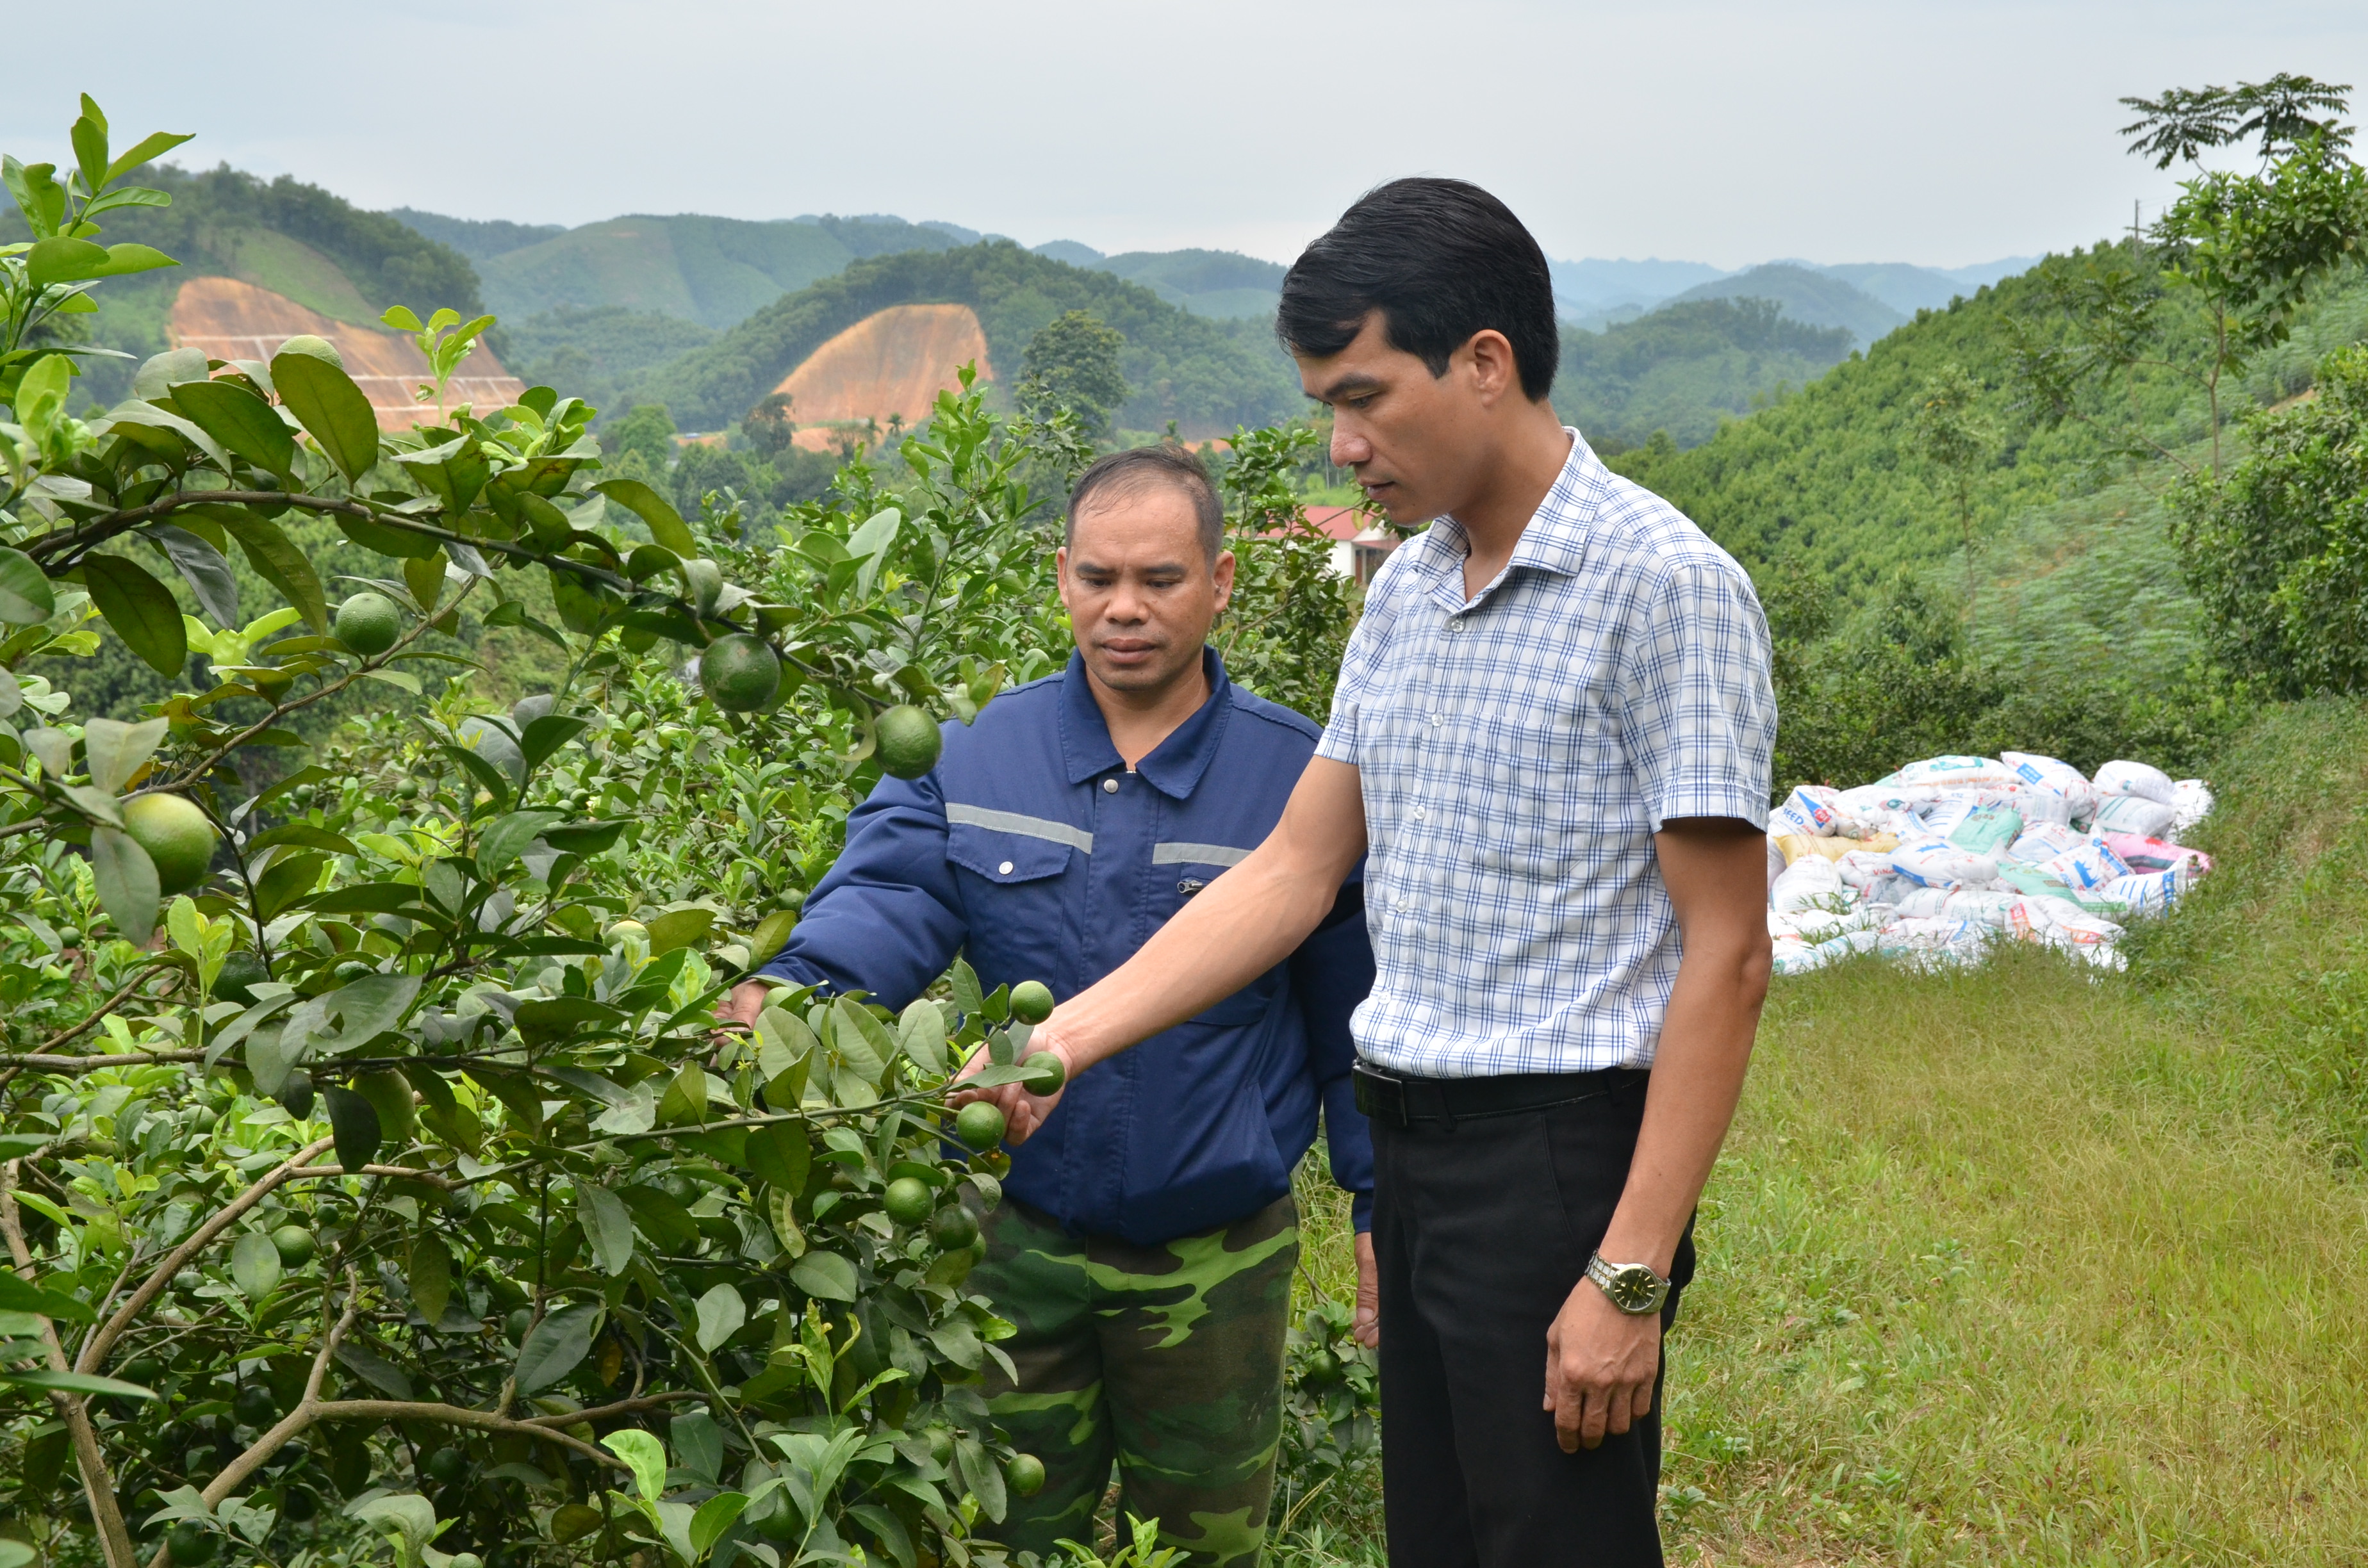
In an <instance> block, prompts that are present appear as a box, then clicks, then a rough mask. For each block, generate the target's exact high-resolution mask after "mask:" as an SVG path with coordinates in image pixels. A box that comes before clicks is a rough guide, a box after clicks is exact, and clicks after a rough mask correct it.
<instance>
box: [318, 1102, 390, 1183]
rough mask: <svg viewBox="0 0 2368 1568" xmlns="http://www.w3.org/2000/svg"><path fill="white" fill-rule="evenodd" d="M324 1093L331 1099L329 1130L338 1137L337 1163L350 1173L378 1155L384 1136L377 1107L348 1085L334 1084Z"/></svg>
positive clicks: (329, 1105) (358, 1169) (329, 1103)
mask: <svg viewBox="0 0 2368 1568" xmlns="http://www.w3.org/2000/svg"><path fill="white" fill-rule="evenodd" d="M322 1097H323V1098H324V1099H325V1100H326V1101H328V1107H329V1131H330V1132H331V1133H332V1134H334V1135H335V1136H336V1141H337V1164H339V1165H343V1166H345V1167H346V1169H347V1172H348V1173H359V1171H360V1170H361V1168H362V1167H363V1166H364V1165H369V1164H370V1161H372V1160H374V1159H376V1158H377V1157H378V1146H379V1142H380V1141H381V1137H382V1134H381V1131H380V1128H379V1124H378V1108H377V1107H376V1106H374V1105H372V1104H370V1101H368V1100H366V1099H364V1098H362V1097H361V1096H359V1095H358V1094H356V1093H354V1091H353V1090H351V1089H347V1088H333V1089H331V1090H329V1091H328V1092H327V1093H326V1094H325V1095H324V1096H322Z"/></svg>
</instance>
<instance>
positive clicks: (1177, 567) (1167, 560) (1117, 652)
mask: <svg viewBox="0 0 2368 1568" xmlns="http://www.w3.org/2000/svg"><path fill="white" fill-rule="evenodd" d="M1059 564H1060V582H1061V602H1062V603H1063V604H1064V605H1066V606H1067V607H1068V609H1069V620H1070V623H1071V624H1072V625H1073V626H1074V627H1075V628H1076V635H1077V652H1078V653H1080V654H1082V655H1083V656H1084V658H1085V661H1086V668H1087V671H1088V672H1090V673H1091V674H1092V676H1094V678H1095V679H1096V680H1098V681H1099V682H1100V683H1101V684H1102V685H1103V686H1105V687H1109V688H1110V689H1111V690H1113V691H1127V692H1145V693H1150V692H1157V691H1160V690H1162V689H1164V688H1166V687H1168V686H1170V685H1172V684H1173V683H1174V682H1176V681H1178V680H1179V679H1182V678H1184V677H1186V676H1189V675H1190V672H1191V671H1192V669H1193V668H1194V667H1195V666H1196V665H1198V664H1199V663H1200V659H1201V645H1202V644H1204V643H1205V642H1208V640H1209V627H1210V626H1211V624H1212V623H1213V622H1214V621H1215V620H1216V619H1217V615H1218V612H1219V611H1221V610H1223V609H1224V608H1225V601H1226V600H1227V599H1229V598H1231V597H1233V591H1234V558H1233V557H1232V556H1231V555H1230V554H1224V553H1220V554H1219V555H1218V557H1217V559H1216V562H1215V563H1214V565H1213V566H1212V564H1211V562H1210V561H1209V558H1208V556H1207V555H1206V554H1205V553H1203V552H1202V551H1201V525H1200V519H1199V518H1198V517H1196V516H1195V515H1194V513H1193V509H1192V501H1191V498H1190V496H1188V495H1186V494H1184V492H1183V491H1182V489H1180V488H1179V487H1178V486H1176V485H1173V484H1167V483H1158V482H1154V483H1145V484H1144V485H1143V486H1142V487H1141V488H1139V489H1134V490H1131V491H1120V492H1116V493H1113V492H1110V491H1104V492H1103V493H1102V494H1099V495H1097V496H1096V497H1094V499H1093V501H1092V502H1091V503H1090V504H1089V505H1088V506H1087V507H1086V509H1085V510H1084V511H1082V512H1080V513H1078V514H1077V522H1076V531H1075V536H1074V538H1073V539H1072V540H1071V542H1070V544H1069V545H1068V547H1067V548H1066V549H1064V550H1063V551H1061V552H1060V556H1059Z"/></svg>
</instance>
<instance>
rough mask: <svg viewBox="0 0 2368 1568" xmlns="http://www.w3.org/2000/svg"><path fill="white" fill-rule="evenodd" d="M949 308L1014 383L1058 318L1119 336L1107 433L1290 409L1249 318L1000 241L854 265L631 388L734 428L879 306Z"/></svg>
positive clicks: (697, 419) (685, 420)
mask: <svg viewBox="0 0 2368 1568" xmlns="http://www.w3.org/2000/svg"><path fill="white" fill-rule="evenodd" d="M937 301H951V302H957V303H961V304H966V305H969V306H971V307H973V309H974V310H976V311H977V312H978V315H979V322H980V324H981V325H982V326H983V327H984V328H985V332H986V341H987V352H988V355H989V357H990V358H992V359H993V361H994V364H995V367H996V370H997V372H998V373H999V374H1001V375H1004V376H1007V377H1008V376H1014V375H1016V374H1017V373H1018V369H1019V362H1020V358H1021V356H1022V355H1023V353H1024V352H1025V351H1026V348H1027V346H1028V340H1029V339H1030V337H1032V336H1034V335H1035V334H1036V333H1037V332H1038V331H1039V330H1040V329H1042V327H1043V326H1044V325H1045V324H1047V323H1049V322H1051V321H1052V320H1053V318H1054V317H1056V316H1058V315H1060V314H1061V313H1062V312H1064V311H1071V310H1087V311H1091V312H1094V313H1095V314H1096V315H1098V316H1099V317H1101V319H1102V320H1104V321H1105V322H1108V323H1109V324H1110V325H1111V326H1114V327H1116V328H1117V329H1118V330H1119V331H1120V332H1121V333H1123V334H1124V335H1125V336H1126V340H1127V344H1126V349H1125V351H1124V352H1123V353H1122V354H1121V357H1120V369H1121V372H1122V373H1123V374H1124V375H1125V377H1126V381H1127V384H1128V385H1129V386H1130V387H1131V388H1133V391H1134V397H1133V400H1132V401H1131V402H1130V403H1128V404H1127V405H1126V407H1125V408H1124V409H1122V410H1121V411H1120V413H1119V416H1118V419H1119V423H1120V424H1121V425H1122V426H1126V427H1129V428H1133V429H1149V430H1156V429H1159V428H1161V427H1162V426H1164V425H1165V424H1166V422H1167V421H1168V420H1170V419H1173V420H1175V421H1177V422H1178V426H1180V427H1181V428H1182V429H1183V431H1184V433H1185V434H1187V435H1213V434H1221V433H1223V432H1225V431H1229V430H1231V429H1232V428H1233V426H1235V425H1236V424H1262V423H1265V422H1268V421H1270V420H1273V419H1277V418H1281V417H1282V416H1284V415H1289V414H1291V413H1292V412H1295V411H1296V409H1297V407H1298V405H1299V403H1300V402H1301V398H1300V394H1299V387H1298V381H1297V379H1296V378H1295V377H1294V376H1293V375H1292V371H1291V369H1290V366H1289V362H1288V361H1287V360H1286V359H1285V358H1283V356H1282V354H1281V350H1280V349H1278V348H1276V347H1274V341H1273V336H1272V334H1271V333H1270V332H1269V330H1268V329H1267V328H1266V327H1265V326H1264V325H1262V324H1258V323H1256V322H1250V321H1219V320H1212V319H1210V318H1207V317H1202V316H1196V315H1190V314H1187V313H1186V312H1183V311H1180V310H1178V309H1177V308H1176V307H1175V306H1173V305H1170V304H1167V302H1166V301H1162V300H1161V299H1160V298H1159V297H1158V296H1157V295H1156V294H1154V293H1153V292H1151V291H1150V290H1147V289H1144V288H1142V287H1140V286H1138V285H1135V284H1133V283H1129V282H1126V281H1125V280H1124V279H1122V278H1117V277H1114V276H1112V275H1111V274H1110V273H1107V272H1101V271H1098V270H1094V269H1089V268H1086V267H1071V266H1069V265H1068V264H1066V263H1064V262H1058V261H1053V260H1052V259H1050V258H1048V257H1045V256H1036V255H1032V254H1031V253H1030V252H1028V251H1025V250H1022V249H1020V248H1019V246H1018V245H1016V244H1012V243H1011V242H1009V241H1008V240H1002V241H991V242H989V243H987V244H977V245H965V246H962V247H961V248H959V249H955V250H950V251H943V252H935V253H931V252H922V251H908V252H905V253H902V254H899V255H895V256H877V257H873V258H871V259H869V260H864V261H859V262H856V263H855V264H853V265H852V266H850V267H848V268H847V269H846V270H845V271H844V272H841V273H839V274H838V275H837V276H835V277H832V278H825V279H823V280H822V281H820V282H818V283H816V284H814V285H813V286H812V287H810V288H807V289H804V290H800V291H799V292H797V293H794V294H791V295H788V296H785V297H784V298H782V299H780V300H778V301H775V302H774V303H772V304H771V305H768V306H767V307H766V308H765V309H764V310H761V311H759V312H757V313H756V314H754V315H752V316H750V317H749V318H748V319H747V320H746V321H744V322H741V323H739V324H737V325H735V326H734V327H733V328H732V329H731V330H730V331H729V332H727V333H725V334H724V335H723V336H722V337H721V338H719V339H718V340H716V342H714V343H713V344H712V345H710V346H708V347H703V348H698V349H694V350H692V351H691V352H689V354H686V355H683V356H682V357H681V358H677V359H676V360H674V361H672V362H670V363H668V364H666V365H664V366H661V367H658V368H657V369H655V370H652V371H651V372H649V373H648V374H646V375H644V376H643V377H641V378H639V379H637V380H635V381H632V383H631V384H630V385H629V387H628V388H627V391H629V392H630V393H631V394H632V396H633V397H635V398H636V399H638V400H639V401H642V402H655V403H665V404H666V406H667V407H668V408H669V409H670V410H671V411H672V412H673V415H674V418H675V422H676V424H677V426H680V427H682V428H684V429H717V428H720V427H722V426H725V425H729V424H733V423H735V422H736V421H738V420H739V419H740V417H741V416H742V415H745V414H746V413H747V411H748V410H749V409H750V408H751V407H753V406H755V404H756V403H757V399H759V398H761V397H763V396H764V395H765V394H766V393H767V392H770V391H771V390H772V389H773V388H774V387H775V386H777V385H779V384H780V380H781V378H782V377H784V376H786V375H788V374H789V373H790V371H791V370H792V369H795V368H796V367H797V366H798V365H799V364H800V363H801V362H802V361H803V359H804V358H805V357H806V356H807V355H809V354H811V353H813V352H814V349H815V348H817V347H820V346H821V345H822V344H823V343H825V341H827V340H828V339H829V338H830V337H831V336H833V335H835V334H837V333H839V332H841V331H844V330H845V329H846V328H848V327H850V326H852V325H854V324H856V323H857V322H860V321H861V320H862V319H863V318H864V317H866V316H868V315H870V314H871V313H872V312H874V311H881V310H885V309H886V308H888V307H889V306H891V305H902V304H915V303H927V302H937Z"/></svg>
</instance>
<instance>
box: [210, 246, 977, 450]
mask: <svg viewBox="0 0 2368 1568" xmlns="http://www.w3.org/2000/svg"><path fill="white" fill-rule="evenodd" d="M972 330H973V332H975V331H976V330H977V329H976V327H975V326H974V325H973V328H972ZM308 332H309V333H313V334H314V335H318V336H321V337H325V338H327V339H328V340H329V341H330V342H331V343H334V344H336V346H337V352H338V354H339V355H341V356H342V357H343V358H344V359H345V362H346V373H347V375H350V376H351V377H353V379H354V381H355V382H356V383H357V384H358V385H359V386H360V388H361V389H362V392H364V393H365V394H366V395H367V396H368V397H369V398H370V406H371V407H372V408H374V409H375V410H377V412H378V422H379V425H380V426H381V428H384V429H401V428H403V427H404V426H411V425H416V424H418V423H420V422H421V421H422V420H423V419H432V418H434V417H435V414H436V409H435V405H434V404H433V403H428V404H424V405H423V404H421V403H417V402H416V401H415V400H414V398H413V395H412V394H413V392H415V391H416V389H417V388H418V387H419V385H420V384H421V383H422V382H423V381H427V380H428V371H427V358H426V357H425V356H423V355H422V354H421V353H420V352H419V347H418V345H416V344H415V343H413V342H412V341H411V340H410V339H409V338H407V337H401V336H397V335H395V334H393V333H391V332H381V331H379V330H378V329H376V328H374V327H367V326H353V325H349V324H347V323H344V322H338V321H332V320H330V319H329V318H328V317H327V316H324V315H323V314H321V313H320V312H317V311H313V310H308V309H306V308H305V307H304V306H302V305H300V304H298V303H297V302H296V301H293V300H291V299H289V298H288V297H287V296H286V295H284V294H275V293H273V292H272V291H271V290H268V289H259V288H257V287H256V286H255V285H254V284H252V283H243V282H241V281H240V280H239V279H237V278H190V279H189V280H188V282H187V283H184V284H183V285H181V291H180V293H179V294H178V295H177V296H176V298H175V299H174V301H173V316H172V327H171V335H172V340H173V344H174V346H175V347H182V348H201V349H203V350H205V352H206V354H207V356H208V357H209V358H215V359H268V358H271V356H272V355H273V354H274V353H276V352H278V350H279V346H280V345H281V344H283V343H285V342H287V341H288V340H289V339H290V338H291V337H294V336H296V335H298V334H299V333H308ZM525 391H526V383H524V382H523V381H519V380H518V378H517V377H516V376H513V375H511V374H510V373H509V372H508V371H507V370H505V369H502V367H501V363H500V361H498V360H496V359H495V358H494V355H493V351H492V350H491V349H489V348H486V347H484V346H483V345H480V346H479V347H478V348H477V351H476V352H475V353H473V354H472V355H470V356H469V358H467V359H466V360H465V361H464V362H463V363H462V365H461V374H460V375H458V376H456V377H454V378H453V380H452V385H451V389H450V392H448V393H447V397H446V406H447V407H448V408H456V407H458V406H460V405H461V403H471V404H473V405H474V406H475V407H476V408H478V409H479V410H481V411H484V412H491V411H492V410H494V409H496V408H506V407H507V406H508V405H509V404H511V403H516V402H517V401H518V396H519V394H520V393H522V392H525Z"/></svg>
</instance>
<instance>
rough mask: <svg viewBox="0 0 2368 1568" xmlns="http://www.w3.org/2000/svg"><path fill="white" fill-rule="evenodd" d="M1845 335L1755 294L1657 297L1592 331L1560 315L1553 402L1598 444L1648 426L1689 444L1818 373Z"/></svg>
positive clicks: (1630, 442) (1639, 433) (1846, 342)
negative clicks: (1641, 311) (1662, 301)
mask: <svg viewBox="0 0 2368 1568" xmlns="http://www.w3.org/2000/svg"><path fill="white" fill-rule="evenodd" d="M1850 341H1851V334H1850V329H1849V328H1847V327H1839V326H1812V325H1809V324H1805V323H1804V322H1800V321H1796V320H1793V318H1792V317H1790V316H1787V315H1786V314H1784V308H1783V306H1782V304H1781V303H1779V302H1777V301H1772V300H1759V299H1741V300H1695V301H1687V302H1685V303H1683V304H1676V305H1665V306H1663V307H1662V308H1661V309H1659V310H1657V311H1655V312H1652V313H1651V314H1649V315H1645V316H1639V317H1638V318H1636V319H1635V320H1634V321H1629V322H1619V323H1615V324H1612V325H1611V326H1607V327H1605V328H1604V329H1603V330H1602V331H1601V332H1589V331H1588V330H1587V329H1586V328H1584V327H1579V326H1573V325H1571V324H1567V323H1565V324H1564V326H1563V329H1562V364H1561V367H1560V369H1557V370H1556V371H1555V374H1554V393H1553V396H1554V408H1555V411H1556V412H1558V413H1559V414H1561V415H1562V416H1563V417H1564V418H1565V420H1568V421H1569V422H1570V423H1572V424H1574V425H1577V426H1578V427H1579V428H1580V429H1581V430H1583V431H1585V432H1586V433H1587V438H1588V442H1589V443H1590V444H1592V445H1593V446H1594V447H1595V449H1597V450H1598V451H1603V452H1617V451H1619V450H1621V449H1624V448H1627V447H1633V446H1636V445H1638V444H1640V443H1642V442H1644V441H1646V440H1649V439H1650V438H1651V437H1653V436H1654V434H1655V433H1656V432H1665V433H1666V434H1667V435H1668V438H1669V439H1670V440H1671V441H1672V442H1674V443H1675V444H1676V445H1678V446H1679V447H1693V446H1699V445H1701V444H1702V442H1704V441H1706V440H1708V439H1710V437H1712V436H1713V435H1714V434H1716V433H1717V430H1718V427H1719V426H1720V425H1721V424H1722V423H1724V422H1725V421H1726V420H1728V419H1732V418H1736V417H1739V416H1740V415H1746V414H1748V413H1750V412H1751V411H1752V410H1753V409H1755V408H1759V407H1761V406H1763V405H1765V404H1766V403H1769V402H1770V401H1773V400H1775V399H1778V398H1781V397H1782V396H1784V395H1785V394H1786V393H1787V392H1789V391H1790V390H1791V389H1793V388H1797V387H1801V386H1804V385H1805V384H1807V383H1808V382H1810V381H1815V380H1816V379H1817V378H1818V377H1819V376H1821V375H1823V374H1825V373H1826V371H1827V370H1828V369H1832V368H1833V367H1834V366H1835V365H1837V364H1839V362H1840V361H1841V359H1842V358H1843V357H1844V356H1846V355H1847V354H1849V353H1850Z"/></svg>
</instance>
